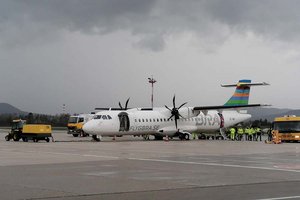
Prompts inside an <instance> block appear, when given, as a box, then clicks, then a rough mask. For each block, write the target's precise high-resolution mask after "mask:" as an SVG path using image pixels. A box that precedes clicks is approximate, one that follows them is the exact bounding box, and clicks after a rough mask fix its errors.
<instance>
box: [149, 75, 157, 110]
mask: <svg viewBox="0 0 300 200" xmlns="http://www.w3.org/2000/svg"><path fill="white" fill-rule="evenodd" d="M148 80H149V83H151V87H152V94H151V105H152V108H153V90H154V87H153V85H154V83H156V80H154V78H153V76H151V78H148Z"/></svg>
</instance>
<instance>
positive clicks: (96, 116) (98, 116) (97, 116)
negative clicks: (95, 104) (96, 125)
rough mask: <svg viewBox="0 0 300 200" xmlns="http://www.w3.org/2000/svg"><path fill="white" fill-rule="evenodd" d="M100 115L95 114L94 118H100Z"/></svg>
mask: <svg viewBox="0 0 300 200" xmlns="http://www.w3.org/2000/svg"><path fill="white" fill-rule="evenodd" d="M101 117H102V115H95V117H94V119H101Z"/></svg>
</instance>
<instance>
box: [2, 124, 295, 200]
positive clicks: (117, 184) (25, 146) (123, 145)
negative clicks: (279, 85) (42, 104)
mask: <svg viewBox="0 0 300 200" xmlns="http://www.w3.org/2000/svg"><path fill="white" fill-rule="evenodd" d="M6 132H7V130H3V129H0V158H1V159H0V169H1V170H0V199H1V200H6V199H9V200H14V199H45V200H48V199H51V200H62V199H75V200H77V199H83V200H92V199H104V200H108V199H121V200H122V199H131V200H135V199H145V200H147V199H151V200H152V199H160V200H167V199H172V200H174V199H217V200H218V199H222V200H223V199H231V200H240V199H243V200H247V199H249V200H250V199H251V200H254V199H255V200H263V199H270V200H271V199H272V200H275V199H276V200H277V199H300V189H299V188H300V143H282V144H265V143H264V142H252V141H222V140H190V141H179V140H176V139H175V140H170V141H151V140H150V141H144V140H143V139H142V138H139V137H133V136H126V137H120V138H119V137H118V138H116V140H115V141H114V140H112V138H104V141H102V142H93V141H92V140H91V137H85V138H74V137H73V136H72V135H67V134H66V132H65V131H53V137H54V139H55V142H49V143H47V142H45V141H39V142H38V143H34V142H32V141H29V142H21V141H20V142H14V141H9V142H7V141H5V140H4V136H5V135H6Z"/></svg>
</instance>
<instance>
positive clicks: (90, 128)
mask: <svg viewBox="0 0 300 200" xmlns="http://www.w3.org/2000/svg"><path fill="white" fill-rule="evenodd" d="M82 130H83V131H84V132H85V133H87V134H95V126H94V122H93V120H91V121H88V122H87V123H85V124H84V125H83V127H82Z"/></svg>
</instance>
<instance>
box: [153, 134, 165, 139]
mask: <svg viewBox="0 0 300 200" xmlns="http://www.w3.org/2000/svg"><path fill="white" fill-rule="evenodd" d="M154 139H155V140H162V139H163V137H162V136H158V135H156V136H154Z"/></svg>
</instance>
